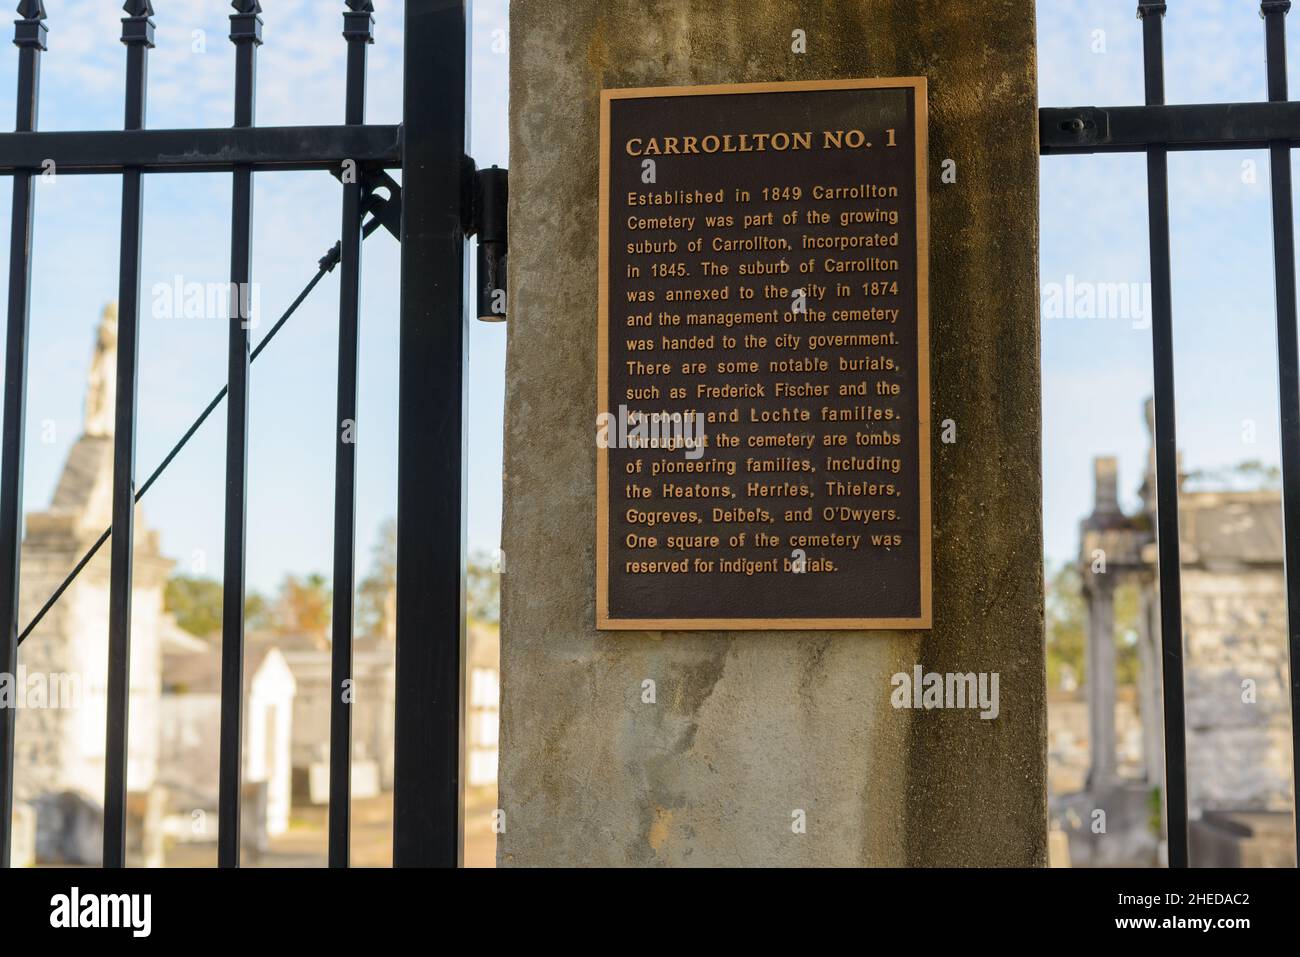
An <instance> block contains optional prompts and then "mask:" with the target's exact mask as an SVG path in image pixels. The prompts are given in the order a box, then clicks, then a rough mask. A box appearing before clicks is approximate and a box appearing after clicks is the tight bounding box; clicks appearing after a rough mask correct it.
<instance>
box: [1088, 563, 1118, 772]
mask: <svg viewBox="0 0 1300 957" xmlns="http://www.w3.org/2000/svg"><path fill="white" fill-rule="evenodd" d="M1085 574H1088V573H1087V572H1085ZM1087 596H1088V675H1087V684H1088V729H1089V734H1088V737H1089V749H1090V751H1091V757H1092V761H1091V765H1090V767H1089V770H1088V787H1089V789H1090V790H1092V791H1096V790H1098V789H1099V788H1102V787H1105V786H1107V785H1109V784H1111V783H1113V782H1114V781H1116V780H1117V779H1118V777H1119V772H1118V765H1117V763H1116V760H1115V589H1114V586H1113V585H1112V584H1111V582H1110V580H1109V579H1108V578H1106V576H1105V575H1093V576H1092V582H1091V584H1090V585H1089V586H1088V590H1087Z"/></svg>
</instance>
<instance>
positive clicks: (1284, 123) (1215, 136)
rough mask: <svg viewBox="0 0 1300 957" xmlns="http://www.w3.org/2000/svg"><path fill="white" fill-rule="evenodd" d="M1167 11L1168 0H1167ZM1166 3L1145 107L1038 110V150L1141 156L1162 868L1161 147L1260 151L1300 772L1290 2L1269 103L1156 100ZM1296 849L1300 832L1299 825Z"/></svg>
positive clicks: (1178, 802) (1183, 780)
mask: <svg viewBox="0 0 1300 957" xmlns="http://www.w3.org/2000/svg"><path fill="white" fill-rule="evenodd" d="M1175 6H1176V5H1175ZM1166 9H1167V4H1165V3H1163V2H1160V0H1139V2H1138V6H1137V15H1138V17H1139V18H1140V19H1141V21H1142V39H1143V51H1142V52H1143V63H1144V68H1145V69H1144V73H1145V85H1146V105H1145V106H1119V107H1102V108H1098V107H1071V108H1067V109H1058V108H1046V107H1045V108H1042V109H1040V110H1039V142H1040V149H1041V152H1042V154H1043V155H1044V156H1050V155H1062V154H1071V153H1098V152H1121V151H1127V152H1145V153H1146V155H1147V217H1148V224H1149V228H1150V249H1151V335H1152V342H1151V345H1152V355H1153V362H1154V369H1153V373H1154V374H1153V384H1154V393H1155V458H1156V538H1157V547H1158V556H1159V562H1158V564H1159V578H1160V631H1161V646H1162V653H1161V661H1162V663H1163V667H1162V673H1163V682H1164V731H1165V790H1164V797H1165V808H1166V818H1165V819H1166V821H1167V823H1168V832H1169V865H1170V866H1171V867H1186V866H1187V864H1188V860H1187V843H1188V840H1187V731H1186V719H1185V714H1184V708H1183V698H1184V695H1183V616H1182V599H1181V594H1180V572H1179V540H1178V450H1177V446H1178V443H1177V437H1176V435H1175V430H1174V348H1173V309H1172V293H1171V283H1170V261H1169V166H1168V160H1169V151H1170V150H1224V149H1267V150H1268V151H1269V162H1270V172H1271V184H1272V191H1273V195H1272V200H1273V269H1274V283H1275V293H1276V300H1277V364H1278V385H1279V404H1280V417H1281V427H1282V429H1281V434H1282V518H1283V527H1284V545H1285V575H1286V605H1287V641H1288V650H1289V653H1290V661H1291V669H1290V670H1291V689H1290V690H1291V735H1292V752H1291V754H1292V771H1293V777H1292V780H1293V781H1298V780H1300V777H1298V776H1297V775H1296V774H1295V771H1296V770H1297V769H1300V672H1298V671H1297V668H1298V667H1300V369H1298V368H1297V363H1298V362H1300V359H1298V357H1297V352H1296V347H1297V335H1296V266H1295V253H1296V251H1295V233H1294V224H1293V223H1292V214H1291V150H1292V148H1294V147H1296V146H1300V103H1293V102H1290V101H1288V100H1287V82H1286V20H1285V18H1286V15H1287V13H1288V12H1289V11H1290V9H1291V2H1290V0H1262V2H1261V3H1260V5H1259V14H1260V16H1261V17H1262V18H1263V20H1264V44H1265V50H1266V53H1267V58H1268V102H1267V103H1223V104H1207V105H1192V106H1167V105H1165V84H1164V42H1163V18H1164V16H1165V13H1166ZM1297 848H1298V849H1300V829H1298V830H1297Z"/></svg>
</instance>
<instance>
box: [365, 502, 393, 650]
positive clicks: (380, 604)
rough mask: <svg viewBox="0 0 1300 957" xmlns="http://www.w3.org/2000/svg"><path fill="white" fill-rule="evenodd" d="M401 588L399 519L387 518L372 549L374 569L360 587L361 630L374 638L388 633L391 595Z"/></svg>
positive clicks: (371, 558)
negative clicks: (399, 575)
mask: <svg viewBox="0 0 1300 957" xmlns="http://www.w3.org/2000/svg"><path fill="white" fill-rule="evenodd" d="M396 588H397V522H396V521H395V520H393V519H391V518H388V519H385V520H384V522H383V524H381V525H380V526H379V540H378V541H377V542H375V546H374V548H373V549H371V552H370V572H369V573H368V574H367V575H366V577H365V578H363V579H362V580H361V583H360V584H359V585H358V586H357V631H358V633H359V634H362V635H366V636H368V637H370V638H380V637H383V636H384V635H385V634H387V633H388V626H389V621H388V616H389V615H390V614H391V605H390V601H389V596H390V595H392V594H393V592H394V590H395V589H396Z"/></svg>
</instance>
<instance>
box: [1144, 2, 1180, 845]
mask: <svg viewBox="0 0 1300 957" xmlns="http://www.w3.org/2000/svg"><path fill="white" fill-rule="evenodd" d="M1164 15H1165V4H1164V3H1161V2H1159V0H1140V2H1139V3H1138V16H1140V17H1141V18H1142V60H1143V64H1144V67H1145V69H1144V74H1145V85H1146V100H1147V103H1148V104H1149V105H1150V104H1160V103H1164V101H1165V61H1164V49H1163V29H1162V20H1163V18H1164ZM1147 220H1148V227H1149V229H1150V234H1151V355H1152V365H1153V368H1152V386H1153V389H1154V392H1155V453H1156V545H1157V549H1158V552H1159V561H1158V565H1159V573H1160V660H1161V662H1162V664H1163V677H1164V718H1165V788H1164V799H1165V821H1166V831H1167V833H1168V838H1169V866H1170V867H1186V866H1187V730H1186V717H1185V713H1184V710H1183V603H1182V585H1181V580H1180V578H1181V576H1180V567H1179V558H1178V546H1179V542H1178V437H1177V432H1176V428H1175V421H1176V419H1175V413H1174V333H1173V288H1172V281H1171V279H1170V269H1169V152H1168V150H1167V149H1166V147H1164V146H1150V147H1148V148H1147Z"/></svg>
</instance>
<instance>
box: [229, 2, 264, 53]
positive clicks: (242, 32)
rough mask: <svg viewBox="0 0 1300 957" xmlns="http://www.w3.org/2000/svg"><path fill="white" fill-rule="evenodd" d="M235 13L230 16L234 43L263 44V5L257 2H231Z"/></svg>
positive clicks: (231, 36)
mask: <svg viewBox="0 0 1300 957" xmlns="http://www.w3.org/2000/svg"><path fill="white" fill-rule="evenodd" d="M230 5H231V6H232V7H234V8H235V12H234V13H232V14H231V15H230V41H231V42H232V43H253V44H256V45H257V46H261V44H262V18H261V16H259V14H261V12H262V5H261V4H260V3H258V2H257V0H231V3H230Z"/></svg>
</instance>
